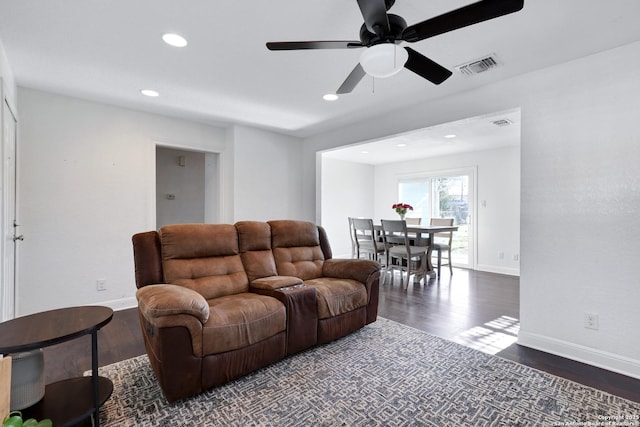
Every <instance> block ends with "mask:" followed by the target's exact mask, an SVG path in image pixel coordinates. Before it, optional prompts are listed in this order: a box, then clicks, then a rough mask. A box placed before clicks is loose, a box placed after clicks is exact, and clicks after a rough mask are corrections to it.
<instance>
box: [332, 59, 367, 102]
mask: <svg viewBox="0 0 640 427" xmlns="http://www.w3.org/2000/svg"><path fill="white" fill-rule="evenodd" d="M366 74H367V73H365V71H364V68H362V65H360V63H358V65H356V68H354V69H353V71H351V73H350V74H349V75H348V76H347V79H346V80H345V81H344V83H342V85H340V87H339V88H338V90H337V91H336V93H337V94H339V95H340V94H343V93H349V92H351V91H352V90H353V89H355V87H356V86H357V85H358V83H360V80H362V78H363V77H364V76H365V75H366Z"/></svg>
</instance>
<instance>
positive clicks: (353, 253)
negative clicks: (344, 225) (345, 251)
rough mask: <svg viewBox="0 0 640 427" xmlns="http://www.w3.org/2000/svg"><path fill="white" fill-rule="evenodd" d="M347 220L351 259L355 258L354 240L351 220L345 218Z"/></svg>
mask: <svg viewBox="0 0 640 427" xmlns="http://www.w3.org/2000/svg"><path fill="white" fill-rule="evenodd" d="M347 220H348V221H349V239H351V258H355V257H356V239H355V235H354V233H353V218H351V217H347ZM358 258H360V257H358Z"/></svg>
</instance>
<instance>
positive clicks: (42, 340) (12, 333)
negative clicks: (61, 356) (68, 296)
mask: <svg viewBox="0 0 640 427" xmlns="http://www.w3.org/2000/svg"><path fill="white" fill-rule="evenodd" d="M112 317H113V310H112V309H110V308H109V307H101V306H82V307H68V308H60V309H57V310H50V311H44V312H42V313H35V314H30V315H28V316H22V317H18V318H15V319H12V320H8V321H6V322H2V323H0V353H1V354H9V353H18V352H22V351H29V350H34V349H36V348H42V347H47V346H50V345H53V344H58V343H61V342H64V341H69V340H72V339H74V338H77V337H80V336H82V335H87V334H91V333H93V332H95V331H97V330H98V329H100V328H101V327H103V326H104V325H106V324H107V323H109V322H110V321H111V318H112Z"/></svg>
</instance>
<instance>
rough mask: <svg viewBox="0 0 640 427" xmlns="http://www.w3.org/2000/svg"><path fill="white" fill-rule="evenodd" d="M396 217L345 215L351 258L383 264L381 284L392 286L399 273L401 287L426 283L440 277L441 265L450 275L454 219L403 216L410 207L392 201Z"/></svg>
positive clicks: (454, 230)
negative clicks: (425, 220) (427, 221)
mask: <svg viewBox="0 0 640 427" xmlns="http://www.w3.org/2000/svg"><path fill="white" fill-rule="evenodd" d="M393 209H394V210H395V211H396V213H397V214H398V215H399V218H398V219H381V220H380V221H374V220H373V219H372V218H362V217H348V222H349V234H350V238H351V245H352V252H351V256H352V258H367V259H372V260H375V261H378V262H379V263H380V264H381V266H382V275H383V276H382V278H381V283H382V284H386V283H387V281H390V284H391V285H393V284H394V281H395V278H396V276H397V275H398V273H399V278H400V286H403V287H404V288H405V289H407V287H408V285H409V283H410V281H411V278H412V277H413V282H414V283H419V282H420V281H422V282H423V284H425V285H426V284H427V282H428V280H429V279H430V278H433V277H435V278H437V280H440V277H441V275H442V270H443V267H448V270H449V271H448V273H449V274H450V275H452V274H453V266H452V262H451V248H452V241H453V233H454V232H456V231H457V230H458V226H457V225H454V218H436V217H433V218H429V223H428V224H422V218H418V217H406V214H407V212H408V211H409V210H413V208H412V207H411V206H410V205H408V204H402V203H398V204H394V205H393Z"/></svg>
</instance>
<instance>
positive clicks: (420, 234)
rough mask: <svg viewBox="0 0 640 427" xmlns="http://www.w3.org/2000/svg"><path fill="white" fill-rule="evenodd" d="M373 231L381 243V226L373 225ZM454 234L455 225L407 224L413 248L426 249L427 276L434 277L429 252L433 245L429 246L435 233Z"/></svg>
mask: <svg viewBox="0 0 640 427" xmlns="http://www.w3.org/2000/svg"><path fill="white" fill-rule="evenodd" d="M373 228H374V230H375V231H376V233H377V237H378V239H379V240H380V241H382V225H381V224H374V225H373ZM449 231H452V232H455V231H458V226H457V225H409V224H407V234H408V235H409V240H410V241H411V243H412V244H413V245H415V246H426V247H427V248H428V249H427V274H428V275H429V276H430V277H433V276H435V275H436V271H435V269H434V268H433V264H432V263H431V252H432V249H433V245H432V244H431V243H432V242H433V241H434V238H435V235H436V234H437V233H446V232H449Z"/></svg>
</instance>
